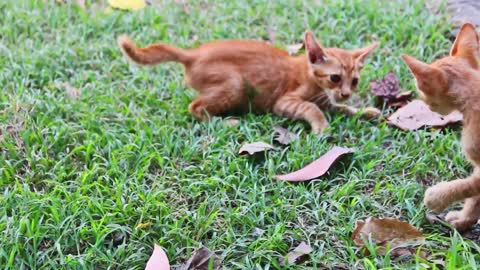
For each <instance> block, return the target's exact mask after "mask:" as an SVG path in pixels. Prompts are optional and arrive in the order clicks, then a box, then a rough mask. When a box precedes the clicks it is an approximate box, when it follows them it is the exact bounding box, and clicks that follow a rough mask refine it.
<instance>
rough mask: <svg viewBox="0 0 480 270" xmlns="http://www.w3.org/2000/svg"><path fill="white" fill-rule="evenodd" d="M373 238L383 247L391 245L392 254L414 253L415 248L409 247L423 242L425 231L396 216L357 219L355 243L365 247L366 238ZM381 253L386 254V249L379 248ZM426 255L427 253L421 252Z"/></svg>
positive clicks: (353, 237) (354, 233) (354, 235)
mask: <svg viewBox="0 0 480 270" xmlns="http://www.w3.org/2000/svg"><path fill="white" fill-rule="evenodd" d="M369 238H370V239H371V240H372V242H373V243H375V244H376V245H379V246H381V247H386V246H387V245H388V244H390V245H391V253H390V254H391V255H394V256H401V255H412V254H415V250H414V249H413V250H412V249H411V248H409V247H408V245H411V244H417V245H418V244H419V243H423V241H424V239H425V238H424V236H423V233H422V232H420V231H419V230H417V229H416V228H415V227H413V226H412V225H410V224H408V223H406V222H403V221H400V220H398V219H395V218H371V217H370V218H367V220H365V221H361V220H359V221H357V223H356V225H355V229H354V231H353V233H352V239H353V243H354V244H355V245H356V246H359V247H365V242H364V240H365V239H369ZM378 252H379V254H384V253H385V249H384V248H382V249H379V250H378ZM421 256H426V254H421Z"/></svg>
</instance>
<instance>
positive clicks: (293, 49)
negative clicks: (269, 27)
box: [287, 43, 304, 55]
mask: <svg viewBox="0 0 480 270" xmlns="http://www.w3.org/2000/svg"><path fill="white" fill-rule="evenodd" d="M303 47H304V46H303V43H295V44H291V45H287V52H288V54H290V55H295V54H297V53H298V52H299V51H300V50H301V49H303Z"/></svg>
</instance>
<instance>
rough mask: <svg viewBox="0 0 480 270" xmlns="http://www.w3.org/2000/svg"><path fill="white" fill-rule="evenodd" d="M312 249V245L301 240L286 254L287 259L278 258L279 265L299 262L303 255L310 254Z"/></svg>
mask: <svg viewBox="0 0 480 270" xmlns="http://www.w3.org/2000/svg"><path fill="white" fill-rule="evenodd" d="M312 251H313V249H312V247H310V246H309V245H308V244H307V243H305V242H303V241H302V242H301V243H300V244H299V245H298V246H297V247H296V248H295V249H294V250H292V251H290V252H289V253H288V254H287V260H285V258H280V265H281V266H285V265H286V264H294V263H296V262H300V261H301V260H302V259H303V258H304V257H305V255H308V254H310V253H311V252H312Z"/></svg>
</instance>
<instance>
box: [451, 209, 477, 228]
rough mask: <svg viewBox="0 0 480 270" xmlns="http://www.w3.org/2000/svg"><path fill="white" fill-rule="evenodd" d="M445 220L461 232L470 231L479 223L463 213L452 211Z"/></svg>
mask: <svg viewBox="0 0 480 270" xmlns="http://www.w3.org/2000/svg"><path fill="white" fill-rule="evenodd" d="M445 220H446V221H447V222H448V223H450V224H451V225H452V226H453V227H454V228H455V229H457V230H458V231H460V232H461V231H465V230H468V229H470V228H471V227H472V226H473V225H475V223H477V221H478V220H477V219H475V218H470V217H468V216H466V215H465V214H464V213H463V211H450V212H448V214H447V216H446V217H445Z"/></svg>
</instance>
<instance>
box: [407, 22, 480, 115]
mask: <svg viewBox="0 0 480 270" xmlns="http://www.w3.org/2000/svg"><path fill="white" fill-rule="evenodd" d="M402 58H403V60H404V61H405V63H407V65H408V66H409V68H410V70H411V71H412V73H413V75H414V76H415V79H416V84H417V89H418V90H419V94H420V97H421V98H422V99H423V100H424V101H425V103H427V104H428V106H429V107H430V109H431V110H432V111H435V112H438V113H440V114H443V115H446V114H449V113H450V112H452V111H454V110H457V109H460V106H461V104H459V102H458V97H456V95H455V94H454V93H453V91H454V90H457V91H461V90H462V89H454V88H462V86H464V85H465V84H468V80H469V79H468V78H469V76H470V74H471V72H470V71H471V70H472V69H478V68H479V63H480V62H479V59H480V51H479V41H478V34H477V31H476V30H475V26H473V25H472V24H470V23H466V24H464V25H463V26H462V27H461V29H460V31H459V32H458V35H457V38H456V39H455V42H454V43H453V46H452V49H451V50H450V55H449V56H447V57H444V58H442V59H439V60H437V61H435V62H433V63H432V64H426V63H423V62H422V61H420V60H417V59H415V58H413V57H411V56H408V55H405V54H404V55H402Z"/></svg>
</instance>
